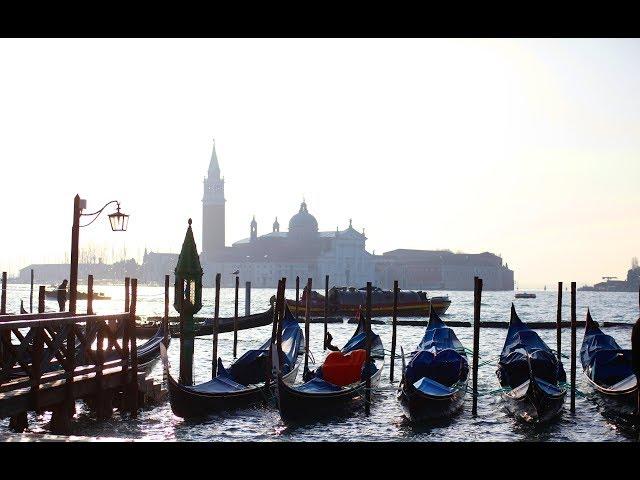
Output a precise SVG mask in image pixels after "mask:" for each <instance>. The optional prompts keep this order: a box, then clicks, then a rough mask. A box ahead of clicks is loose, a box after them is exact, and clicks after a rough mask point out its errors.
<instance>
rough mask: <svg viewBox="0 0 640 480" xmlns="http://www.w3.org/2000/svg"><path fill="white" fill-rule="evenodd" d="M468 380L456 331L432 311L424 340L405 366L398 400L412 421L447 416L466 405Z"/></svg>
mask: <svg viewBox="0 0 640 480" xmlns="http://www.w3.org/2000/svg"><path fill="white" fill-rule="evenodd" d="M468 378H469V363H468V361H467V355H466V353H465V350H464V347H463V346H462V344H461V343H460V341H459V340H458V337H456V334H455V332H454V331H453V329H451V328H449V327H447V326H446V325H445V324H444V322H443V321H442V320H441V319H440V317H439V316H438V314H437V313H435V312H432V313H431V317H430V318H429V324H428V325H427V328H426V331H425V333H424V337H423V338H422V341H421V342H420V344H419V345H418V348H417V349H416V351H414V352H413V353H412V354H411V359H410V360H409V362H408V365H407V366H406V367H405V360H404V355H402V378H401V380H400V384H399V386H398V391H397V395H396V396H397V398H398V401H399V402H400V404H401V405H402V409H403V411H404V414H405V416H406V417H407V418H409V419H410V420H412V421H424V420H433V419H437V418H442V417H447V416H450V415H452V414H453V413H455V412H456V411H458V410H459V409H460V408H461V407H462V405H463V403H464V396H465V393H466V390H467V381H468Z"/></svg>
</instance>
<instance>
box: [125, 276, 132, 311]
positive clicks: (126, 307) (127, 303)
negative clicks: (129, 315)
mask: <svg viewBox="0 0 640 480" xmlns="http://www.w3.org/2000/svg"><path fill="white" fill-rule="evenodd" d="M130 282H131V279H130V278H129V277H124V311H125V312H128V311H129V305H130V304H131V301H130V300H129V284H130Z"/></svg>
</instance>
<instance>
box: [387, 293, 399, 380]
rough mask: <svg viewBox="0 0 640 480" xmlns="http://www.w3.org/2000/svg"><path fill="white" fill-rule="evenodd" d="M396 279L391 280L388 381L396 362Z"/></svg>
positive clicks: (391, 378) (391, 376)
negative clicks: (391, 298)
mask: <svg viewBox="0 0 640 480" xmlns="http://www.w3.org/2000/svg"><path fill="white" fill-rule="evenodd" d="M398 291H399V288H398V280H394V281H393V317H392V318H391V365H390V369H391V370H390V371H389V382H390V383H393V370H394V367H395V363H396V328H397V325H398Z"/></svg>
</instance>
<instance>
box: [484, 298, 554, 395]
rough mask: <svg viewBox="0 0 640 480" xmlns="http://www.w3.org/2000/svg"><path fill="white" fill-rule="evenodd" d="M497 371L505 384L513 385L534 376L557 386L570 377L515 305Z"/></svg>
mask: <svg viewBox="0 0 640 480" xmlns="http://www.w3.org/2000/svg"><path fill="white" fill-rule="evenodd" d="M496 374H497V376H498V379H499V380H500V384H501V385H502V386H503V387H507V386H508V387H511V388H515V387H517V386H518V385H521V384H522V383H524V382H525V381H526V380H529V379H531V377H532V376H533V377H537V378H539V379H542V380H544V381H546V382H548V383H551V384H554V385H555V384H557V383H558V382H564V381H566V379H567V376H566V373H565V371H564V367H563V366H562V363H561V362H559V361H558V359H557V357H556V355H555V354H554V353H553V351H552V350H551V349H550V348H549V347H548V346H547V344H546V343H544V341H542V339H541V338H540V337H539V336H538V334H537V333H536V332H534V331H533V330H531V329H530V328H529V327H528V326H527V325H526V324H525V323H523V322H522V320H520V317H518V315H517V313H516V310H515V307H514V306H513V304H511V320H510V322H509V330H508V331H507V338H506V340H505V343H504V347H503V348H502V352H501V353H500V359H499V361H498V370H497V372H496Z"/></svg>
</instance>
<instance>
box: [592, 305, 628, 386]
mask: <svg viewBox="0 0 640 480" xmlns="http://www.w3.org/2000/svg"><path fill="white" fill-rule="evenodd" d="M580 361H581V362H582V368H583V369H584V371H585V373H586V374H587V376H588V377H589V378H590V379H591V380H593V381H594V382H595V383H596V384H598V385H603V386H606V387H608V386H612V385H615V384H616V383H618V382H619V381H621V380H624V379H625V378H627V377H629V376H631V375H633V368H632V363H631V362H632V356H631V350H627V349H623V348H620V345H618V343H617V342H616V341H615V339H614V338H613V337H612V336H611V335H607V334H605V333H604V332H602V330H600V327H599V326H598V324H597V323H596V322H595V321H594V320H593V319H592V318H591V313H590V312H589V311H588V310H587V322H586V326H585V332H584V339H583V340H582V347H580Z"/></svg>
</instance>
